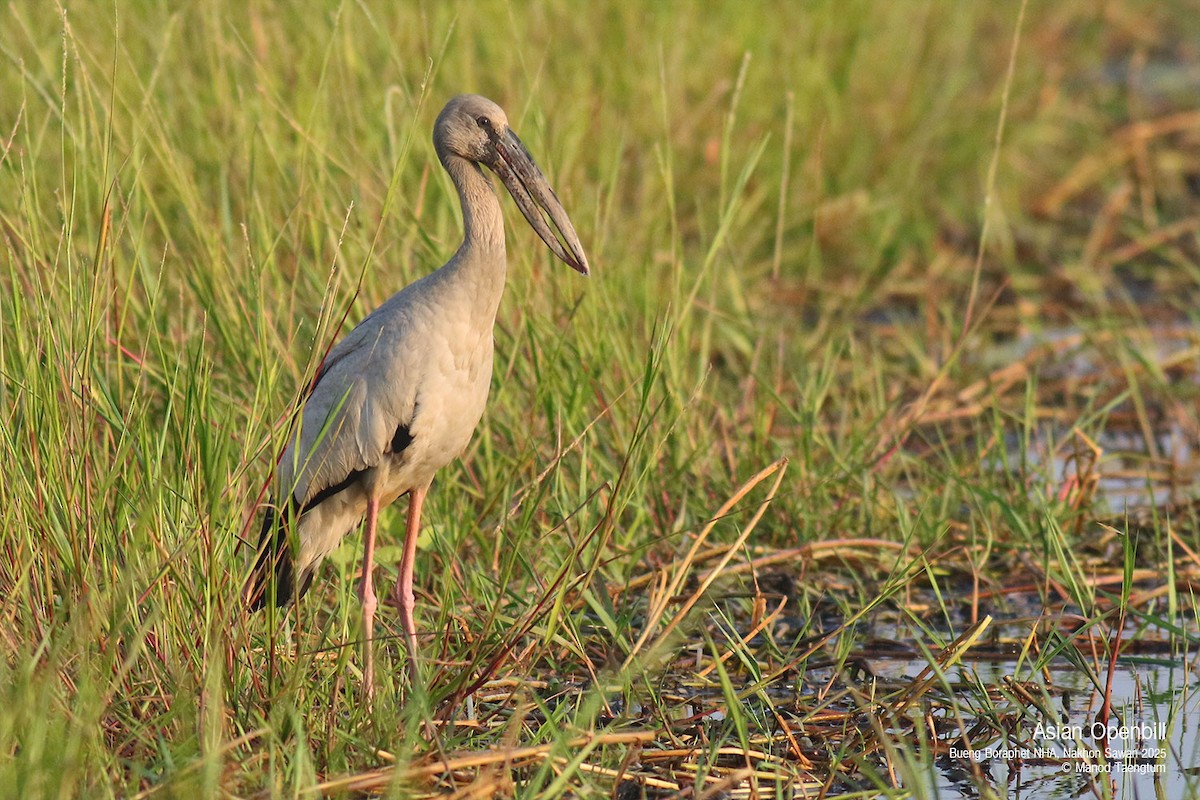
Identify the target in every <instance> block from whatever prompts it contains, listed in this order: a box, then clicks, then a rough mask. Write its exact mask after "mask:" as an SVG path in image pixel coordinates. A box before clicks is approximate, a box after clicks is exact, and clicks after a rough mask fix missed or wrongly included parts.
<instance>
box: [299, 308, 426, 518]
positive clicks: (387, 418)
mask: <svg viewBox="0 0 1200 800" xmlns="http://www.w3.org/2000/svg"><path fill="white" fill-rule="evenodd" d="M387 323H388V321H387V320H386V319H383V318H381V316H380V315H377V314H373V315H371V316H370V317H368V318H367V319H365V320H363V322H362V323H361V324H360V325H359V326H358V327H357V328H355V329H354V330H353V331H351V332H350V333H349V334H348V335H347V336H346V338H345V339H343V340H342V341H341V342H339V343H338V344H337V346H336V347H334V348H333V350H331V351H330V353H329V355H328V356H327V357H326V360H325V364H324V365H323V367H322V371H321V373H320V375H319V376H318V379H317V382H316V385H315V386H314V387H313V390H312V393H311V394H310V395H309V396H308V399H307V400H306V401H305V403H304V409H303V411H302V412H301V414H300V418H299V420H297V423H296V430H295V431H294V432H293V433H292V438H291V441H290V442H289V443H288V447H287V449H286V450H285V451H284V455H283V459H282V460H281V461H280V463H279V481H280V483H279V487H280V494H281V495H282V494H283V493H284V492H287V493H288V494H290V495H291V497H292V498H293V500H294V502H295V503H296V505H297V507H298V508H300V509H301V510H303V509H306V508H307V507H308V506H309V505H311V504H314V500H316V501H317V502H319V499H318V498H321V496H322V495H328V494H332V493H336V491H338V490H339V487H343V488H344V486H345V485H347V484H348V483H349V482H350V481H352V480H353V479H354V478H356V477H357V475H358V474H359V473H361V472H363V471H364V470H367V469H370V468H371V467H374V466H375V465H376V464H378V463H379V462H380V460H381V459H382V458H383V457H384V455H385V454H386V453H387V452H389V448H390V447H391V445H392V442H393V440H394V439H395V438H396V435H397V430H398V429H399V428H401V427H404V428H407V427H408V426H409V425H410V424H411V423H412V418H413V414H414V412H415V409H416V394H417V386H418V384H419V379H420V376H419V375H417V374H416V373H415V370H414V369H413V365H412V364H409V363H407V360H406V359H405V357H404V355H403V354H404V353H405V352H407V351H406V348H404V347H402V346H400V342H399V339H400V338H401V336H400V334H399V333H398V331H402V330H403V329H404V327H405V326H402V325H393V324H387ZM321 499H323V498H321Z"/></svg>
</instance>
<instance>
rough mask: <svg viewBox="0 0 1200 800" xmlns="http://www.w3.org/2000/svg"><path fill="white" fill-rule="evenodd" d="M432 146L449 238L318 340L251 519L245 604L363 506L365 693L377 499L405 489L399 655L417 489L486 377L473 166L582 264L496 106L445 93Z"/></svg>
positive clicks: (494, 272)
mask: <svg viewBox="0 0 1200 800" xmlns="http://www.w3.org/2000/svg"><path fill="white" fill-rule="evenodd" d="M434 145H435V148H436V150H437V154H438V158H439V160H440V161H441V163H442V165H443V167H445V169H446V171H447V172H449V174H450V177H451V179H452V181H453V182H454V185H455V187H456V189H457V190H458V195H459V201H460V203H461V205H462V213H463V225H464V229H465V230H464V236H463V243H462V245H461V246H460V247H459V248H458V251H457V252H456V253H455V254H454V257H453V258H451V259H450V261H449V262H447V263H446V265H445V266H443V267H441V268H440V269H438V270H437V271H436V272H433V273H431V274H429V275H427V276H425V277H424V278H421V279H420V280H418V281H416V282H415V283H413V284H411V285H409V286H407V287H405V288H404V289H402V290H401V291H400V292H398V293H396V294H395V295H393V296H392V297H391V298H389V299H388V300H387V301H386V302H384V303H383V305H381V306H380V307H379V308H377V309H376V310H375V311H374V312H372V313H371V314H370V315H369V316H368V317H367V318H366V319H364V320H363V321H362V322H361V323H360V324H359V325H358V326H357V327H356V328H354V330H352V331H351V332H350V333H349V334H348V335H347V336H346V337H345V338H344V339H342V341H341V342H339V343H338V344H337V345H336V346H335V347H334V348H333V349H332V350H331V351H330V352H329V354H328V356H327V357H326V359H325V362H324V364H323V365H322V367H321V370H320V372H319V375H318V378H317V380H316V381H315V384H314V387H313V389H312V391H311V394H310V395H309V396H308V398H307V399H306V400H305V402H304V407H303V410H302V411H301V413H300V417H299V421H298V424H297V427H296V430H295V431H294V432H293V434H292V437H291V439H290V440H289V443H288V445H287V448H286V450H285V452H284V454H283V457H282V459H281V460H280V463H279V469H278V475H277V483H276V495H275V496H276V498H284V499H282V500H279V499H277V502H276V508H275V509H274V513H269V514H268V517H267V519H266V520H265V521H264V525H263V541H262V544H260V551H259V558H258V561H257V563H256V565H255V570H254V573H253V575H252V579H251V582H250V583H249V584H248V590H247V594H248V599H249V601H250V603H251V605H252V606H253V607H259V606H261V605H263V604H264V603H266V602H275V603H277V604H280V605H282V604H285V603H287V602H289V601H290V600H291V599H293V598H294V597H295V596H297V595H298V594H300V593H302V592H303V591H304V589H305V588H306V587H307V585H308V583H309V581H311V579H312V575H313V573H314V572H315V570H316V569H317V568H318V567H319V566H320V564H321V561H322V560H323V559H324V558H325V556H327V555H328V554H329V553H330V552H331V551H332V550H333V549H334V548H335V547H337V546H338V544H339V543H340V542H341V540H342V538H343V537H344V536H345V535H346V534H347V533H349V532H350V531H351V530H353V529H354V527H355V526H357V525H358V524H359V523H360V522H361V521H362V520H363V518H364V515H365V516H366V518H367V526H366V527H367V530H366V543H365V547H364V564H363V576H362V584H361V587H360V595H361V597H362V599H363V605H364V623H365V625H366V638H367V643H366V647H367V651H366V658H365V661H366V667H365V669H364V682H365V683H366V686H367V690H368V692H369V691H370V690H371V682H372V676H371V657H370V653H371V650H370V639H371V636H372V631H371V627H372V622H373V614H374V608H375V596H374V592H373V589H372V578H371V571H372V551H373V548H374V533H375V519H376V514H377V511H378V508H379V507H381V506H384V505H387V504H389V503H392V502H393V501H395V500H396V499H397V498H398V497H400V496H401V495H403V494H410V509H409V520H408V530H407V532H406V542H405V558H404V560H403V561H402V563H401V567H400V578H401V580H400V582H399V584H398V586H397V591H398V595H399V597H398V600H399V603H400V606H401V616H402V622H403V623H404V627H405V633H406V639H407V642H408V645H409V649H410V660H409V663H410V667H411V666H412V665H413V664H414V663H415V657H416V639H415V630H414V629H413V627H412V626H413V623H412V592H411V581H412V560H413V557H414V555H415V543H416V536H417V533H418V529H419V524H420V507H421V502H422V500H423V499H424V494H425V492H426V490H427V489H428V487H429V485H430V483H431V482H432V480H433V476H434V473H436V472H437V471H438V470H439V469H441V468H442V467H444V466H445V465H446V464H448V463H449V462H450V461H452V460H453V459H454V458H456V457H458V456H459V455H460V454H461V453H462V452H463V451H464V450H465V449H466V447H467V445H468V444H469V442H470V439H471V435H472V433H473V432H474V430H475V427H476V425H478V423H479V420H480V418H481V417H482V415H483V410H484V405H485V403H486V401H487V395H488V388H489V385H490V383H491V373H492V329H493V327H494V324H495V318H496V311H497V309H498V307H499V305H500V297H501V295H502V294H503V291H504V281H505V247H504V220H503V217H502V215H501V209H500V203H499V199H498V197H497V196H496V193H495V190H494V189H493V187H492V183H491V181H490V180H489V179H488V178H487V176H486V175H485V174H484V173H483V171H482V170H481V169H480V165H481V164H482V165H485V166H487V167H489V168H490V169H492V170H493V171H494V172H495V173H496V174H497V175H498V176H499V177H500V179H501V180H502V181H503V183H504V184H505V186H506V187H507V188H508V190H509V192H510V194H512V196H513V198H514V200H516V202H517V205H518V207H519V208H520V209H521V212H522V214H524V216H525V218H526V219H527V220H528V221H529V223H530V225H531V226H532V227H533V228H534V230H535V231H537V233H538V234H539V236H541V238H542V239H543V240H544V241H545V242H546V244H547V245H548V246H549V247H550V249H551V250H552V251H553V252H554V253H555V254H556V255H557V256H558V257H559V258H561V259H562V260H563V261H564V262H566V263H567V264H568V265H570V266H571V267H573V268H574V269H576V270H578V271H579V272H581V273H583V274H585V275H586V274H587V272H588V266H587V258H586V256H585V255H584V253H583V248H582V246H581V245H580V243H579V238H578V236H577V235H576V233H575V229H574V227H573V226H572V224H571V221H570V219H568V217H567V215H566V212H565V211H564V210H563V208H562V205H561V204H560V203H559V201H558V198H557V197H556V196H555V195H554V192H553V191H552V190H551V189H550V187H549V185H548V184H547V182H546V180H545V177H544V176H543V175H542V174H541V172H540V171H539V170H538V168H537V166H536V164H535V163H534V161H533V159H532V157H530V155H529V153H528V151H527V150H525V148H524V146H523V145H522V144H521V141H520V139H518V138H517V136H516V134H514V133H513V132H512V130H511V129H510V128H509V127H508V122H507V119H506V117H505V114H504V112H503V111H502V110H501V109H500V107H499V106H497V105H496V104H495V103H493V102H491V101H490V100H488V99H486V98H484V97H480V96H478V95H459V96H458V97H455V98H454V99H452V100H451V101H450V102H449V103H447V104H446V107H445V108H444V109H443V110H442V112H441V114H440V115H439V116H438V119H437V123H436V124H435V126H434ZM542 212H545V214H546V215H547V216H548V217H549V222H550V225H547V222H546V220H545V219H544V218H543V216H542ZM551 226H553V229H555V230H557V232H558V235H557V236H556V235H555V233H554V232H553V230H552V229H551ZM559 236H561V241H560V239H559ZM289 520H290V521H291V522H289ZM289 524H294V525H295V528H296V530H295V536H294V539H295V541H296V543H297V544H298V550H296V551H295V552H292V551H291V549H290V547H289V546H288V544H287V541H286V539H287V536H286V531H287V526H288V525H289ZM406 578H407V586H406V585H405V580H406ZM406 594H407V596H405V595H406Z"/></svg>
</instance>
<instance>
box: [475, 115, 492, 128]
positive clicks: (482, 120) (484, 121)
mask: <svg viewBox="0 0 1200 800" xmlns="http://www.w3.org/2000/svg"><path fill="white" fill-rule="evenodd" d="M475 121H476V122H478V123H479V127H481V128H483V129H484V130H487V129H488V128H490V127H492V121H491V120H490V119H488V118H487V117H476V118H475Z"/></svg>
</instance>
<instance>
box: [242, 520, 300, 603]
mask: <svg viewBox="0 0 1200 800" xmlns="http://www.w3.org/2000/svg"><path fill="white" fill-rule="evenodd" d="M290 516H291V515H290V514H287V513H286V512H285V513H284V514H280V513H279V512H278V511H277V510H276V509H275V506H273V505H270V506H267V513H266V514H265V515H264V516H263V525H262V533H260V534H259V537H258V558H256V559H255V561H254V569H253V571H251V573H250V580H249V581H247V583H246V595H245V596H246V602H247V603H248V604H249V606H250V610H251V611H260V610H262V609H263V608H264V607H265V606H266V605H267V603H268V602H271V603H272V605H275V606H279V607H283V606H286V605H288V604H289V603H291V602H292V600H293V595H294V594H295V589H296V572H295V567H294V566H293V564H294V559H293V557H292V546H291V543H290V542H289V541H288V517H290ZM309 580H311V578H310V579H309ZM307 583H308V581H305V584H306V585H305V587H304V588H308V587H307ZM302 593H303V589H301V594H302Z"/></svg>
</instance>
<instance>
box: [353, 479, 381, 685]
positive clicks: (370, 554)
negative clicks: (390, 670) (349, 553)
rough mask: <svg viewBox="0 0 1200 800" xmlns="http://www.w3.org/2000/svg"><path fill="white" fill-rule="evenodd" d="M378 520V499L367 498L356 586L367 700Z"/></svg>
mask: <svg viewBox="0 0 1200 800" xmlns="http://www.w3.org/2000/svg"><path fill="white" fill-rule="evenodd" d="M378 520H379V499H378V498H377V497H374V496H372V497H369V498H367V529H366V532H365V533H364V534H363V566H362V579H361V581H360V582H359V584H358V599H359V600H361V601H362V611H363V631H364V635H365V637H366V638H365V639H364V640H363V688H364V691H365V692H366V694H367V699H368V700H370V698H371V697H372V696H373V695H374V694H375V653H374V646H373V644H374V640H375V607H376V605H378V603H377V601H376V599H375V587H374V579H373V577H372V573H373V572H374V571H375V563H374V559H375V524H376V522H378Z"/></svg>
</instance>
